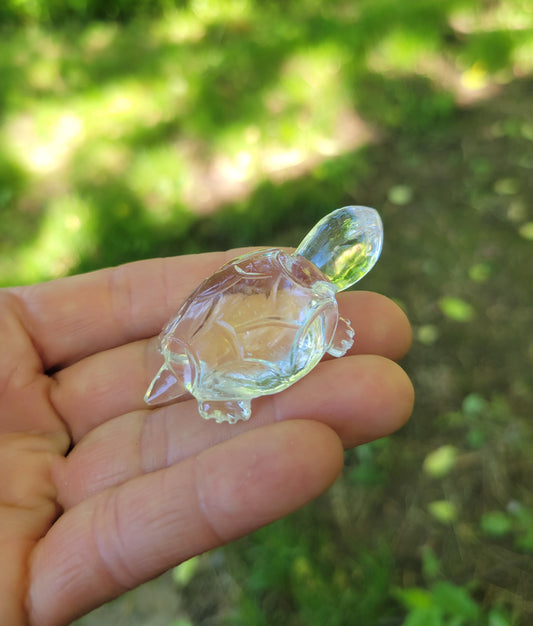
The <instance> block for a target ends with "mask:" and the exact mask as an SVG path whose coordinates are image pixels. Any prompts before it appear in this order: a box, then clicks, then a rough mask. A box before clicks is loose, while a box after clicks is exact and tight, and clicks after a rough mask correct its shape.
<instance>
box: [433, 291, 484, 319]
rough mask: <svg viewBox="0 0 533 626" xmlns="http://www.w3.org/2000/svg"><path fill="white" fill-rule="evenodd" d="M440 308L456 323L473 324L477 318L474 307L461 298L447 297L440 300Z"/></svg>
mask: <svg viewBox="0 0 533 626" xmlns="http://www.w3.org/2000/svg"><path fill="white" fill-rule="evenodd" d="M439 307H440V309H441V311H442V312H443V313H444V315H446V317H449V318H450V319H452V320H454V321H455V322H471V321H472V320H473V319H474V318H475V316H476V312H475V310H474V307H473V306H472V305H471V304H468V302H465V301H464V300H461V298H453V297H451V296H445V297H444V298H441V299H440V300H439Z"/></svg>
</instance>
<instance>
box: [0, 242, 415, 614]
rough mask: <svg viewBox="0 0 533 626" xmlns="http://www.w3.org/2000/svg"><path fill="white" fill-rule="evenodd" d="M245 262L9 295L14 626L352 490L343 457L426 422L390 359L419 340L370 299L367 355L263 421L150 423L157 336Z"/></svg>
mask: <svg viewBox="0 0 533 626" xmlns="http://www.w3.org/2000/svg"><path fill="white" fill-rule="evenodd" d="M235 255H236V252H235V251H233V252H230V253H213V254H203V255H195V256H185V257H178V258H173V259H155V260H150V261H141V262H138V263H133V264H129V265H125V266H121V267H118V268H114V269H107V270H102V271H99V272H94V273H91V274H85V275H82V276H76V277H71V278H65V279H61V280H58V281H52V282H50V283H44V284H39V285H34V286H30V287H21V288H15V289H4V290H0V345H1V346H2V349H1V351H0V546H1V548H0V549H1V555H2V562H3V564H4V565H3V567H2V568H1V569H0V624H6V625H9V626H22V625H26V624H30V625H38V626H58V625H61V624H66V623H68V622H70V621H72V620H73V619H75V618H76V617H78V616H80V615H83V614H84V613H86V612H88V611H90V610H91V609H93V608H95V607H97V606H99V605H100V604H102V603H104V602H106V601H107V600H110V599H112V598H114V597H116V596H118V595H120V594H121V593H123V592H125V591H126V590H127V589H130V588H133V587H135V586H137V585H139V584H141V583H143V582H145V581H147V580H149V579H151V578H153V577H154V576H157V575H158V574H160V573H162V572H163V571H165V570H167V569H169V568H170V567H173V566H175V565H177V564H178V563H180V562H182V561H184V560H186V559H188V558H190V557H192V556H193V555H195V554H198V553H201V552H203V551H205V550H209V549H211V548H214V547H216V546H219V545H221V544H224V543H226V542H228V541H232V540H234V539H236V538H237V537H240V536H242V535H244V534H246V533H249V532H251V531H253V530H255V529H257V528H259V527H260V526H263V525H265V524H268V523H269V522H271V521H273V520H275V519H278V518H280V517H282V516H284V515H286V514H287V513H289V512H291V511H293V510H295V509H297V508H299V507H301V506H302V505H304V504H305V503H307V502H309V501H310V500H312V499H313V498H314V497H316V496H317V495H319V494H320V493H321V492H322V491H324V490H325V489H326V488H327V487H328V486H329V485H330V484H331V483H332V482H333V481H334V480H335V478H336V477H337V475H338V474H339V473H340V471H341V469H342V465H343V455H342V447H343V446H344V447H345V448H346V447H352V446H355V445H358V444H360V443H363V442H366V441H370V440H372V439H376V438H378V437H382V436H384V435H387V434H389V433H390V432H392V431H393V430H395V429H396V428H398V427H399V426H401V425H402V424H403V423H404V422H405V420H406V419H407V418H408V417H409V415H410V413H411V409H412V403H413V390H412V386H411V383H410V382H409V379H408V378H407V376H406V375H405V373H404V372H403V371H402V370H401V368H400V367H399V366H398V365H396V364H395V363H394V362H393V361H392V360H391V359H397V358H400V357H401V356H403V354H404V353H405V352H406V351H407V349H408V347H409V344H410V340H411V333H410V328H409V324H408V322H407V320H406V318H405V315H404V314H403V313H402V312H401V310H400V309H399V308H398V307H397V306H396V305H395V304H393V303H392V302H391V301H390V300H388V299H387V298H385V297H383V296H379V295H377V294H373V293H368V292H348V293H343V294H340V295H339V296H338V300H339V306H340V310H341V314H342V315H343V316H345V317H347V318H349V319H351V321H352V323H353V326H354V328H355V329H356V340H355V345H354V348H353V349H352V350H351V352H350V354H349V355H347V356H345V357H343V358H341V359H331V360H325V361H323V362H322V363H320V364H319V365H318V366H317V367H316V368H315V369H314V370H313V371H312V372H311V373H310V374H309V375H308V376H306V377H305V378H303V379H302V380H301V381H299V382H298V383H296V384H295V385H294V386H292V387H290V388H289V389H287V390H285V391H283V392H282V393H280V394H278V395H274V396H265V397H263V398H260V399H258V400H256V401H254V412H253V416H252V419H251V420H250V422H240V423H238V424H236V425H228V424H216V423H214V422H207V421H204V420H202V419H201V418H200V417H199V415H198V412H197V405H196V400H194V399H185V400H183V401H181V402H178V403H175V404H172V405H169V406H165V407H161V408H157V409H148V408H146V407H145V405H144V403H143V394H144V392H145V390H146V387H147V385H148V383H149V382H150V380H151V378H152V376H153V375H154V373H155V372H156V371H157V369H158V366H159V362H158V359H159V357H158V355H157V351H156V349H155V348H156V345H157V343H156V338H155V335H157V334H158V332H159V330H160V329H161V327H162V326H163V324H164V323H165V322H166V321H167V319H168V318H169V317H170V316H171V315H172V314H173V313H174V312H175V311H176V310H177V308H178V307H179V305H180V304H181V302H182V301H183V300H184V299H185V298H186V297H187V296H188V294H189V293H190V292H191V291H192V290H193V289H194V287H196V286H197V285H198V284H199V283H200V282H201V281H202V280H203V279H204V278H206V277H207V276H208V275H209V274H211V273H212V272H213V271H215V270H216V269H217V268H218V267H219V266H220V265H222V264H223V263H224V262H225V261H227V260H229V259H230V258H233V257H234V256H235Z"/></svg>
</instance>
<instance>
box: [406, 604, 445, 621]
mask: <svg viewBox="0 0 533 626" xmlns="http://www.w3.org/2000/svg"><path fill="white" fill-rule="evenodd" d="M444 624H445V622H444V616H443V614H442V611H441V610H440V609H439V607H437V606H430V607H427V608H423V609H413V610H412V611H410V612H409V615H408V616H407V617H406V618H405V621H404V622H403V625H402V626H444Z"/></svg>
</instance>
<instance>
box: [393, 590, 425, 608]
mask: <svg viewBox="0 0 533 626" xmlns="http://www.w3.org/2000/svg"><path fill="white" fill-rule="evenodd" d="M395 595H396V597H397V598H398V599H399V600H400V602H401V603H402V604H403V605H404V606H405V608H406V609H427V608H429V607H431V606H433V598H432V597H431V593H430V592H429V591H428V590H427V589H422V588H421V587H409V588H407V589H396V591H395Z"/></svg>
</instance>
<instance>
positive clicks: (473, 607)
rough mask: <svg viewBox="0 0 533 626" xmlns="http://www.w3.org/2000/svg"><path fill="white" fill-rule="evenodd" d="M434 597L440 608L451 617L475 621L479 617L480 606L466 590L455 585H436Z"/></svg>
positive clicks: (443, 582) (446, 583) (433, 592)
mask: <svg viewBox="0 0 533 626" xmlns="http://www.w3.org/2000/svg"><path fill="white" fill-rule="evenodd" d="M432 595H433V597H434V598H435V601H436V602H437V604H438V606H439V607H440V608H441V609H442V610H443V611H445V612H446V613H447V614H449V615H454V616H457V617H463V618H464V619H470V620H474V619H477V617H478V616H479V606H478V605H477V604H476V603H475V602H474V600H472V598H471V597H470V595H469V594H468V592H467V591H466V589H464V588H463V587H459V586H457V585H454V584H453V583H450V582H447V581H442V582H438V583H435V585H434V586H433V589H432Z"/></svg>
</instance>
